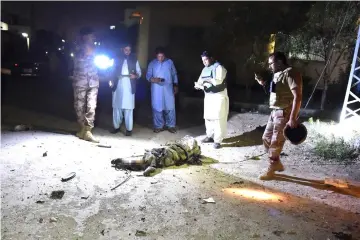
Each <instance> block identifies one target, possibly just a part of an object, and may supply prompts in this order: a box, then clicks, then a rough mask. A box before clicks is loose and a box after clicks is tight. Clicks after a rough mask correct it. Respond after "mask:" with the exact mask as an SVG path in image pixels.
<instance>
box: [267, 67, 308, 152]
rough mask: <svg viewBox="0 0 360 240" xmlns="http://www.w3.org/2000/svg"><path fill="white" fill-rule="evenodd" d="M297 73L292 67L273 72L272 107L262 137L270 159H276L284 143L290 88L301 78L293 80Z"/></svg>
mask: <svg viewBox="0 0 360 240" xmlns="http://www.w3.org/2000/svg"><path fill="white" fill-rule="evenodd" d="M296 74H298V73H297V72H295V71H294V70H293V69H292V68H287V69H285V70H284V71H282V72H278V73H275V74H274V78H273V81H272V83H271V84H272V85H271V88H270V108H272V109H273V111H272V112H271V115H270V117H269V120H268V123H267V125H266V128H265V132H264V135H263V137H262V139H263V143H264V146H265V149H266V151H268V153H269V157H270V159H278V158H279V156H280V153H281V151H282V149H283V146H284V143H285V137H284V133H283V131H284V128H285V126H286V123H287V122H288V121H289V118H290V114H291V110H292V103H293V99H294V97H293V94H292V92H291V90H292V89H294V88H296V87H300V88H301V89H302V80H301V81H300V82H295V76H296Z"/></svg>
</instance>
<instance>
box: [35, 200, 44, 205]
mask: <svg viewBox="0 0 360 240" xmlns="http://www.w3.org/2000/svg"><path fill="white" fill-rule="evenodd" d="M36 203H39V204H43V203H45V201H43V200H38V201H36Z"/></svg>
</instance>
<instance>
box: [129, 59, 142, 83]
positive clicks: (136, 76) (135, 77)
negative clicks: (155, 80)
mask: <svg viewBox="0 0 360 240" xmlns="http://www.w3.org/2000/svg"><path fill="white" fill-rule="evenodd" d="M135 67H136V74H134V73H131V74H130V78H131V79H139V78H140V77H141V68H140V64H139V61H136V66H135Z"/></svg>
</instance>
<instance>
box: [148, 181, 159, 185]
mask: <svg viewBox="0 0 360 240" xmlns="http://www.w3.org/2000/svg"><path fill="white" fill-rule="evenodd" d="M158 182H159V181H152V182H150V183H151V184H156V183H158Z"/></svg>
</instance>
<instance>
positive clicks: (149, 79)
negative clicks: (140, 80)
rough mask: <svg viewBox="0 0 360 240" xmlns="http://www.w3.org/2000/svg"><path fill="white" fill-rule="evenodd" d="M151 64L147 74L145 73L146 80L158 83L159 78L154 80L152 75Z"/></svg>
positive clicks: (151, 63)
mask: <svg viewBox="0 0 360 240" xmlns="http://www.w3.org/2000/svg"><path fill="white" fill-rule="evenodd" d="M153 72H154V71H153V62H150V63H149V66H148V69H147V72H146V80H148V81H149V82H151V83H159V82H160V79H159V78H155V77H154V73H153Z"/></svg>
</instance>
